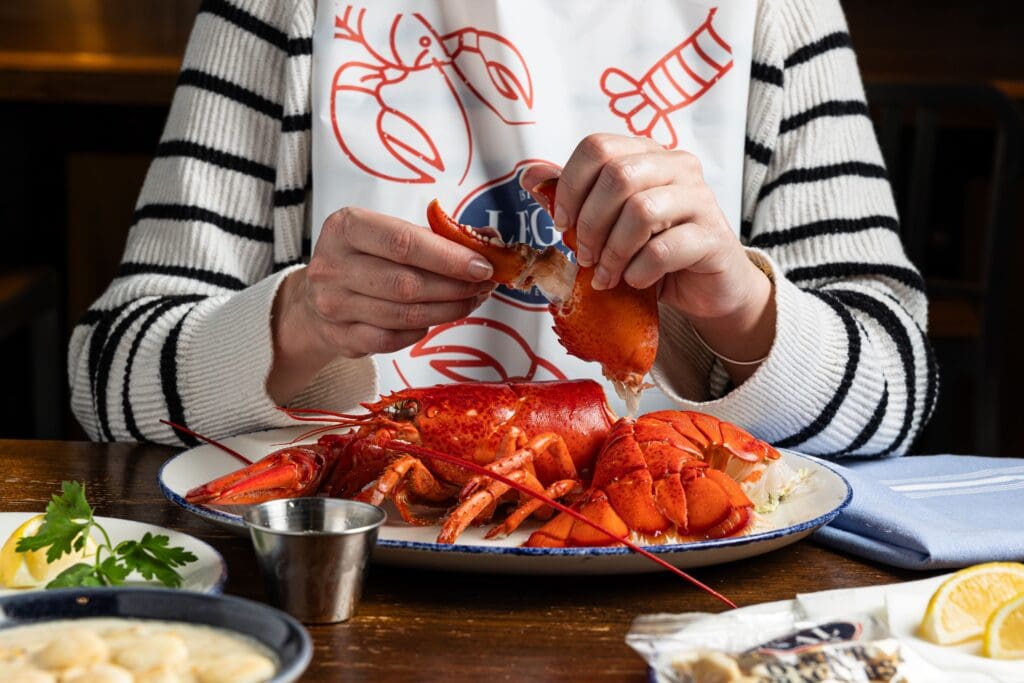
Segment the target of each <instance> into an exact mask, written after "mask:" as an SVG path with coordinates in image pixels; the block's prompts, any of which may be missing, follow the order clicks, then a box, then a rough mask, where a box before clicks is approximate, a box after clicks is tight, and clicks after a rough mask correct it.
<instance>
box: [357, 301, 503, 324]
mask: <svg viewBox="0 0 1024 683" xmlns="http://www.w3.org/2000/svg"><path fill="white" fill-rule="evenodd" d="M484 298H486V295H481V297H480V300H479V301H482V300H483V299H484ZM479 301H478V299H477V297H473V298H471V299H461V300H459V301H440V302H431V303H415V304H407V303H400V302H397V301H384V300H383V299H376V298H374V297H372V296H364V295H362V294H353V295H351V296H350V297H349V299H348V301H347V302H346V303H347V305H346V307H345V308H346V311H345V318H346V319H347V320H350V321H353V322H360V323H368V324H370V325H374V326H376V327H381V328H385V329H389V330H418V329H421V328H424V327H431V326H433V325H440V324H441V323H448V322H452V321H453V320H461V319H462V318H465V317H466V316H467V315H469V314H470V313H472V312H473V309H475V308H476V307H477V305H478V303H479Z"/></svg>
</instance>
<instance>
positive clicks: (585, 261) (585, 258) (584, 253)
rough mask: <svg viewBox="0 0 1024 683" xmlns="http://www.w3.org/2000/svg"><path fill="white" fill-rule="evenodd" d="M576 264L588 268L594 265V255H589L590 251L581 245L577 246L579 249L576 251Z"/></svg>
mask: <svg viewBox="0 0 1024 683" xmlns="http://www.w3.org/2000/svg"><path fill="white" fill-rule="evenodd" d="M576 263H578V264H580V265H581V266H583V267H584V268H589V267H590V266H592V265H594V255H593V254H591V253H590V249H588V248H587V247H585V246H583V245H582V244H581V245H579V248H578V249H577V250H576Z"/></svg>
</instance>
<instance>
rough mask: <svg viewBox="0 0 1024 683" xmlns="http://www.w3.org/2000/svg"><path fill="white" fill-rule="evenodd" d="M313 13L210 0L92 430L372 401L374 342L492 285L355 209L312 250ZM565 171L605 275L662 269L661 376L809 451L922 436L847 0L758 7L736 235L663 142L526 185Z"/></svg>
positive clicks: (272, 419) (905, 311) (443, 318)
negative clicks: (844, 4) (844, 11)
mask: <svg viewBox="0 0 1024 683" xmlns="http://www.w3.org/2000/svg"><path fill="white" fill-rule="evenodd" d="M313 21H314V9H313V3H312V0H302V1H300V2H296V3H273V2H268V1H265V0H246V1H245V2H242V1H235V2H227V1H226V0H207V2H204V3H203V5H202V7H201V9H200V12H199V15H198V17H197V20H196V24H195V28H194V30H193V34H192V37H191V40H190V42H189V45H188V48H187V51H186V54H185V57H184V64H183V68H182V72H181V76H180V79H179V83H178V88H177V91H176V93H175V96H174V99H173V102H172V105H171V110H170V113H169V116H168V120H167V125H166V129H165V131H164V134H163V137H162V140H161V142H160V145H159V147H158V148H157V151H156V155H155V158H154V160H153V163H152V166H151V167H150V170H149V173H148V175H147V177H146V180H145V183H144V186H143V188H142V191H141V195H140V198H139V201H138V206H137V209H136V212H135V215H134V223H133V226H132V228H131V232H130V233H129V237H128V242H127V246H126V248H125V253H124V257H123V260H122V263H121V265H120V268H119V271H118V273H117V276H116V278H115V279H114V281H113V282H112V283H111V285H110V286H109V288H108V289H107V290H106V292H105V293H104V294H103V295H102V296H101V297H100V298H99V299H98V300H97V301H96V303H95V304H94V305H93V306H92V307H91V308H90V310H89V311H88V312H87V313H86V314H85V315H84V316H83V318H82V319H81V321H80V322H79V324H78V325H77V326H76V328H75V330H74V332H73V335H72V338H71V342H70V348H69V374H70V382H71V389H72V407H73V410H74V413H75V415H76V416H77V417H78V419H79V421H80V422H81V424H82V425H83V427H84V428H85V429H86V431H87V432H88V433H89V435H90V437H92V438H93V439H100V440H115V439H117V440H120V439H135V440H140V441H155V442H162V443H169V444H179V445H180V444H181V443H185V444H192V443H195V442H194V440H193V439H192V438H191V437H188V436H185V435H179V434H177V433H175V432H174V431H172V430H171V429H170V428H168V427H166V426H164V425H163V424H161V423H160V420H161V419H169V420H171V421H173V422H177V423H179V424H185V425H187V426H188V427H190V428H191V429H193V430H195V431H197V432H200V433H203V434H206V435H208V436H211V437H221V436H224V435H228V434H234V433H243V432H249V431H254V430H258V429H264V428H268V427H273V426H282V425H284V424H288V419H287V418H286V417H285V416H283V415H282V414H281V413H280V412H279V411H278V410H277V407H278V406H280V405H293V406H318V407H330V406H336V407H351V406H353V405H355V404H356V403H357V402H358V401H360V400H368V399H370V398H372V395H373V393H374V391H375V389H376V377H377V374H376V369H375V365H374V362H373V358H374V357H375V356H377V355H378V354H384V353H388V352H393V351H396V350H399V349H403V348H406V347H409V346H410V345H412V344H414V343H416V342H417V341H418V340H421V339H422V338H423V337H424V335H426V334H427V333H428V330H429V329H430V328H431V327H432V326H434V325H438V324H443V323H451V322H452V321H456V320H459V319H462V318H464V317H465V316H467V315H469V314H471V312H472V311H474V309H476V308H477V307H478V306H480V305H481V304H482V303H483V302H484V301H487V300H488V296H489V294H490V292H491V290H492V288H493V285H492V284H491V283H490V282H489V280H488V278H489V276H490V274H491V266H490V264H489V263H487V262H486V261H485V260H482V259H481V258H480V257H479V256H477V255H476V254H475V253H474V252H472V251H470V250H468V249H465V248H462V247H460V246H458V245H455V244H453V243H449V242H447V241H445V240H443V239H441V238H439V237H437V236H435V235H433V234H432V233H431V232H430V231H428V230H425V229H424V228H423V227H422V226H421V225H416V224H414V223H410V222H407V221H405V220H401V219H399V218H396V217H392V216H389V215H386V214H384V213H380V212H375V211H371V210H368V209H365V208H360V207H359V206H358V204H354V205H351V206H339V207H337V209H338V210H337V211H335V212H334V213H332V214H331V215H330V216H329V217H328V218H327V219H326V220H325V221H324V223H323V226H322V231H321V234H320V236H319V239H318V240H317V242H316V246H315V249H313V250H312V253H311V254H308V251H309V250H310V247H309V236H310V234H311V226H310V225H309V223H310V219H309V215H310V201H309V194H310V180H309V178H310V176H311V146H312V142H311V140H312V133H311V129H312V125H313V116H312V115H311V114H310V110H309V106H310V105H309V103H310V74H311V66H310V64H311V52H312V39H311V36H312V34H313ZM553 175H559V176H560V180H559V188H558V194H557V202H556V211H555V216H554V218H555V222H556V224H558V225H571V224H574V225H577V226H578V234H579V242H580V249H579V252H578V254H577V257H578V259H579V261H580V262H581V263H582V264H584V265H588V264H594V265H596V266H598V269H597V271H596V272H597V276H596V278H595V280H596V285H597V286H613V285H614V284H615V283H616V282H618V281H619V280H625V281H626V282H627V283H628V284H630V285H632V286H636V287H645V286H648V285H652V284H657V285H658V286H659V291H660V294H659V296H660V307H661V311H662V316H661V344H660V347H659V352H658V357H657V361H656V364H655V367H654V369H653V370H652V372H651V377H652V378H653V379H654V381H655V382H656V384H657V385H658V387H659V389H660V390H661V391H663V392H664V393H665V395H666V396H668V397H670V398H671V400H672V401H673V402H674V404H675V405H677V406H678V407H680V408H682V409H690V410H700V411H703V412H710V413H713V414H715V415H716V416H718V417H720V418H722V419H726V420H729V421H732V422H735V423H737V424H739V425H742V426H744V427H745V428H747V429H748V430H750V431H751V432H753V433H755V434H756V435H758V436H759V437H761V438H764V439H766V440H769V441H771V442H773V443H775V444H776V445H779V446H785V447H792V448H796V449H799V450H801V451H804V452H809V453H816V454H821V455H826V456H839V455H856V456H865V457H866V456H885V455H898V454H902V453H905V452H906V451H907V450H908V449H909V448H910V447H911V445H912V443H913V441H914V437H915V436H916V434H917V433H918V432H919V431H920V430H921V428H922V426H923V425H924V424H925V423H926V421H927V419H928V417H929V416H930V414H931V412H932V410H933V408H934V405H935V398H936V393H937V381H938V380H937V374H936V368H935V362H934V359H933V357H932V354H931V350H930V348H929V344H928V340H927V336H926V331H925V330H926V324H927V301H926V296H925V291H924V284H923V280H922V278H921V276H920V275H919V273H918V271H917V270H916V269H915V268H914V266H913V265H912V264H911V263H910V262H909V261H908V259H907V257H906V256H905V254H904V252H903V249H902V247H901V244H900V239H899V234H898V223H897V217H896V209H895V205H894V201H893V197H892V192H891V189H890V186H889V183H888V180H887V178H886V173H885V169H884V165H883V162H882V158H881V154H880V151H879V148H878V145H877V142H876V140H875V137H874V133H873V129H872V124H871V121H870V119H869V118H868V109H867V105H866V104H865V97H864V92H863V87H862V84H861V81H860V78H859V75H858V71H857V65H856V60H855V57H854V54H853V52H852V47H851V42H850V37H849V34H848V33H847V29H846V25H845V19H844V17H843V15H842V11H841V9H840V7H839V4H838V0H826V1H822V0H762V1H761V2H760V3H758V10H757V16H756V23H755V34H754V41H753V64H752V68H751V79H750V84H749V102H748V106H747V130H746V138H745V158H744V161H743V184H742V199H743V201H742V209H741V212H742V229H741V230H740V231H739V232H740V235H739V236H737V235H736V233H735V231H734V230H733V228H732V226H731V225H730V224H729V221H728V220H726V218H725V216H724V214H723V211H722V210H721V209H720V207H719V206H718V204H717V202H716V198H715V195H714V193H713V192H711V191H710V190H709V189H708V186H707V184H706V183H705V181H704V178H703V175H702V170H701V166H700V160H699V159H697V158H696V157H695V156H693V155H692V154H688V153H686V152H684V151H680V150H678V149H666V148H665V147H663V146H661V145H659V144H657V143H655V142H653V141H651V140H650V139H645V138H641V137H632V136H628V135H623V134H614V133H600V132H595V133H594V134H592V135H588V136H586V137H584V138H583V139H582V140H581V141H580V142H579V144H578V146H577V147H576V149H575V151H574V152H573V153H572V155H571V156H570V158H569V159H568V160H567V161H566V162H565V164H564V166H563V167H562V168H558V167H555V166H548V165H536V166H533V167H531V168H529V169H528V170H527V171H525V172H524V173H523V177H522V179H521V182H522V184H523V186H524V187H530V186H532V185H533V184H534V183H536V182H538V181H539V180H542V179H544V178H546V177H550V176H553ZM307 254H308V255H307ZM307 258H308V263H307V262H306V261H307Z"/></svg>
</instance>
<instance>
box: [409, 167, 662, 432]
mask: <svg viewBox="0 0 1024 683" xmlns="http://www.w3.org/2000/svg"><path fill="white" fill-rule="evenodd" d="M557 184H558V181H557V179H552V180H546V181H544V182H543V183H541V184H540V185H538V186H537V187H535V188H534V189H533V190H532V193H533V195H534V196H535V197H536V198H537V199H538V200H539V201H540V203H541V205H542V206H543V207H544V208H545V209H546V210H547V211H548V212H549V213H551V207H552V206H553V204H554V200H555V189H556V187H557ZM427 222H428V223H429V224H430V228H431V230H433V231H434V232H435V233H437V234H438V235H442V236H444V237H446V238H448V239H449V240H452V241H453V242H457V243H458V244H461V245H462V246H465V247H468V248H470V249H472V250H474V251H476V252H477V253H478V254H480V255H481V256H483V257H484V258H486V259H487V260H489V261H490V262H491V265H493V266H494V276H493V277H492V280H493V281H494V282H497V283H498V284H503V285H506V286H508V287H512V288H515V289H522V290H528V289H530V288H531V287H533V286H534V285H536V286H537V287H538V288H540V290H541V291H542V292H543V293H544V295H545V296H546V297H547V298H548V300H549V301H550V302H551V305H550V311H551V314H552V316H553V317H554V321H555V326H554V329H555V333H556V334H557V335H558V339H559V341H560V342H561V344H562V345H563V346H564V347H565V348H566V350H567V351H568V352H569V353H570V354H572V355H574V356H577V357H578V358H582V359H583V360H586V361H597V362H599V363H600V364H601V370H602V372H603V373H604V375H605V377H607V378H608V379H609V380H610V381H611V382H612V385H613V386H614V387H615V390H616V392H617V393H618V394H619V396H621V397H622V399H623V400H624V401H626V403H627V406H629V412H630V414H634V413H635V412H636V406H637V403H638V401H639V395H640V392H641V391H643V389H644V388H645V387H646V386H648V385H646V384H645V383H644V381H643V378H644V375H646V374H647V372H648V371H649V370H650V369H651V366H652V365H654V357H655V355H656V353H657V351H658V298H657V292H656V289H655V287H654V286H651V287H647V288H646V289H635V288H633V287H630V286H629V285H627V284H626V283H625V282H624V281H622V280H620V281H619V283H618V284H617V285H616V286H615V287H614V288H612V289H610V290H601V291H598V290H595V289H594V288H593V287H592V286H591V281H592V279H593V275H594V268H592V267H588V268H584V267H581V266H579V265H577V264H575V263H573V262H571V261H570V260H569V259H568V258H566V256H565V255H564V254H563V253H562V252H561V251H559V250H558V249H556V248H555V247H553V246H549V247H547V248H546V249H544V250H539V249H533V248H532V247H530V246H528V245H526V244H505V243H504V242H503V241H502V239H501V237H500V236H499V235H498V234H497V233H496V232H495V231H493V230H490V229H481V228H474V227H470V226H467V225H462V224H460V223H458V222H456V221H455V219H453V218H452V217H451V216H449V215H448V214H447V213H445V211H444V209H442V208H441V205H440V204H439V203H438V202H437V200H434V201H433V202H431V203H430V205H429V206H428V207H427ZM562 241H563V242H564V243H565V244H566V246H568V247H569V248H570V249H572V250H573V251H574V252H575V250H576V229H575V228H574V227H569V228H567V229H566V230H565V232H564V233H563V235H562ZM611 322H614V325H611V326H610V325H609V323H611Z"/></svg>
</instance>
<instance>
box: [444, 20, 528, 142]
mask: <svg viewBox="0 0 1024 683" xmlns="http://www.w3.org/2000/svg"><path fill="white" fill-rule="evenodd" d="M441 40H442V42H443V43H444V46H445V51H446V52H447V53H448V55H449V58H450V59H451V62H452V65H453V66H454V67H455V70H456V71H457V72H458V74H459V76H460V77H461V78H462V80H463V82H464V83H465V84H466V86H467V87H469V89H470V90H472V91H473V93H474V94H475V95H476V96H477V97H479V98H480V101H482V102H483V103H484V104H485V105H487V107H488V108H489V109H490V110H491V111H493V112H494V113H495V114H497V115H498V116H499V117H501V120H502V121H504V122H505V123H526V121H522V120H515V118H514V116H513V115H512V114H511V112H512V111H515V109H514V107H515V105H516V104H517V103H520V102H521V103H522V104H525V105H526V109H527V110H529V109H532V108H533V81H532V79H531V78H530V70H529V69H528V68H527V66H526V61H525V60H524V59H523V56H522V55H521V54H520V53H519V50H518V49H516V46H515V45H513V44H512V43H511V42H509V41H508V40H506V39H505V38H502V37H501V36H500V35H498V34H497V33H493V32H491V31H479V30H477V29H475V28H464V29H460V30H458V31H453V32H452V33H448V34H446V35H444V36H442V38H441ZM503 104H505V105H506V106H502V105H503ZM518 108H519V109H520V110H521V107H518Z"/></svg>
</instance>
